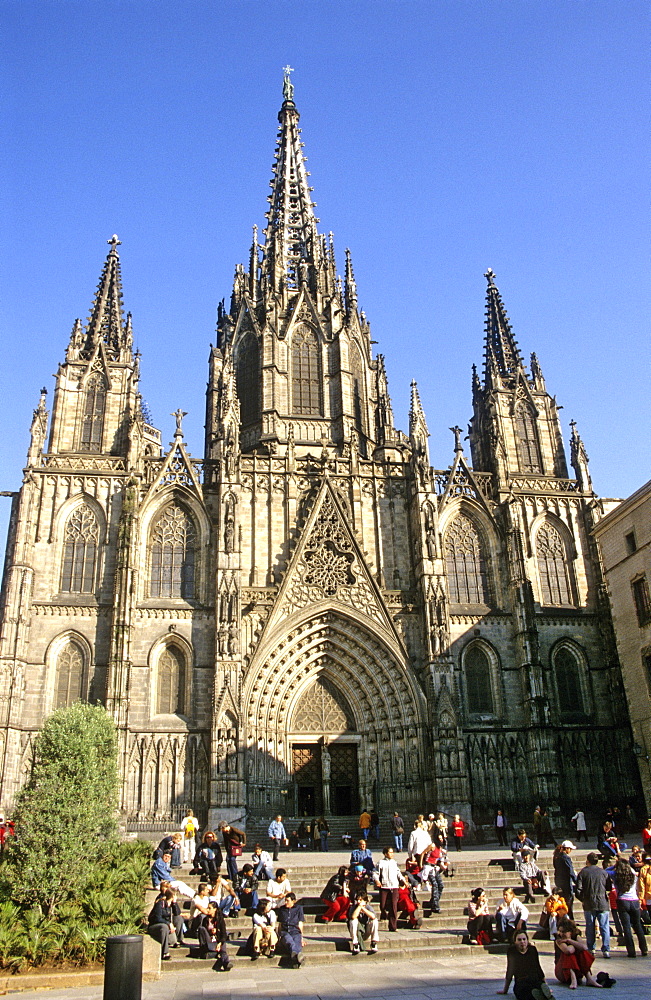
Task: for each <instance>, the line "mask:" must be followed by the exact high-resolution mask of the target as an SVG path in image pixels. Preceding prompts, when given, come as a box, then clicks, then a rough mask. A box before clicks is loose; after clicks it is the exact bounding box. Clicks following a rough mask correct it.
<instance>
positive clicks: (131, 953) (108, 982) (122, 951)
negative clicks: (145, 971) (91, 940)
mask: <svg viewBox="0 0 651 1000" xmlns="http://www.w3.org/2000/svg"><path fill="white" fill-rule="evenodd" d="M141 996H142V934H118V935H116V936H115V937H110V938H107V939H106V959H105V962H104V1000H140V998H141Z"/></svg>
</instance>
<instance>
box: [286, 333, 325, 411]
mask: <svg viewBox="0 0 651 1000" xmlns="http://www.w3.org/2000/svg"><path fill="white" fill-rule="evenodd" d="M321 395H322V389H321V365H320V364H319V341H318V339H317V336H316V333H315V332H314V330H312V329H311V327H309V326H305V325H304V324H303V325H302V326H298V327H296V329H295V330H294V332H293V334H292V410H293V412H294V414H295V415H296V416H304V417H320V416H321V413H322V404H321Z"/></svg>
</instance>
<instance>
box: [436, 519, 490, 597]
mask: <svg viewBox="0 0 651 1000" xmlns="http://www.w3.org/2000/svg"><path fill="white" fill-rule="evenodd" d="M445 560H446V564H447V571H448V587H449V590H450V601H451V602H452V603H453V604H488V603H489V588H488V575H487V572H486V560H485V558H484V552H483V545H482V540H481V538H480V536H479V532H478V531H477V528H476V527H475V525H474V524H473V522H472V521H471V520H470V518H469V517H466V516H465V515H464V514H458V515H457V516H456V517H455V519H454V521H453V522H452V524H451V525H450V527H449V529H448V532H447V534H446V536H445Z"/></svg>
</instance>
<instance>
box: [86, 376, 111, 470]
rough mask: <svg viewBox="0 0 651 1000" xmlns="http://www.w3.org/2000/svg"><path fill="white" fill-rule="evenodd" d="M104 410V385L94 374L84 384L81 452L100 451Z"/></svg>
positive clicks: (101, 378)
mask: <svg viewBox="0 0 651 1000" xmlns="http://www.w3.org/2000/svg"><path fill="white" fill-rule="evenodd" d="M105 410H106V383H105V381H104V378H103V376H102V375H101V374H100V373H99V372H96V373H95V374H94V375H91V377H90V378H89V380H88V382H87V383H86V397H85V399H84V412H83V417H82V424H81V450H82V451H101V450H102V434H103V431H104V412H105Z"/></svg>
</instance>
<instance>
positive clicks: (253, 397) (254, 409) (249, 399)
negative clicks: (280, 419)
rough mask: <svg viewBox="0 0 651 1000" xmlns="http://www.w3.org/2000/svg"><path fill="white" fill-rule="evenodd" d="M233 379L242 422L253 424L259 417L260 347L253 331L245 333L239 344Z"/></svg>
mask: <svg viewBox="0 0 651 1000" xmlns="http://www.w3.org/2000/svg"><path fill="white" fill-rule="evenodd" d="M235 380H236V384H237V397H238V399H239V401H240V417H241V420H242V423H243V424H244V425H247V424H253V423H255V421H256V420H258V419H259V417H260V348H259V347H258V339H257V337H256V336H255V334H254V333H247V335H246V336H245V337H244V340H243V341H242V343H241V345H240V348H239V351H238V355H237V367H236V369H235Z"/></svg>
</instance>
